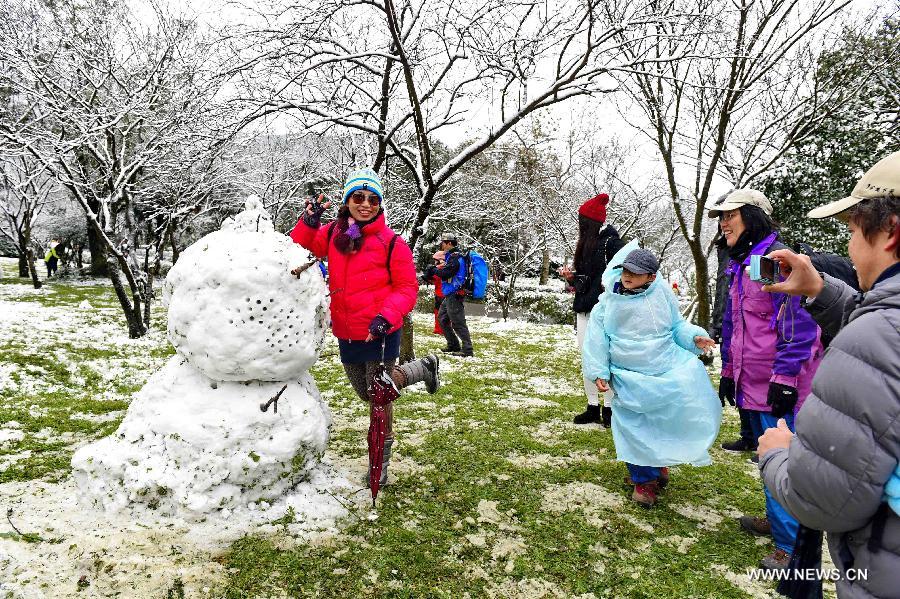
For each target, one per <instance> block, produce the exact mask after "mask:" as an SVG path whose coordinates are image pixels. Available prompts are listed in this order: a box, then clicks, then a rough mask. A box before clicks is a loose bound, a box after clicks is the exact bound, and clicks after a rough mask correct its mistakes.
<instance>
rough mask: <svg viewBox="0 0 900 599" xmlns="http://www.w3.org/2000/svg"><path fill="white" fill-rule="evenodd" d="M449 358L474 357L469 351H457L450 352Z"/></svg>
mask: <svg viewBox="0 0 900 599" xmlns="http://www.w3.org/2000/svg"><path fill="white" fill-rule="evenodd" d="M450 355H451V356H459V357H460V358H472V357H474V356H475V353H474V352H473V351H472V350H471V349H470V350H469V351H465V350H458V351H452V352H450Z"/></svg>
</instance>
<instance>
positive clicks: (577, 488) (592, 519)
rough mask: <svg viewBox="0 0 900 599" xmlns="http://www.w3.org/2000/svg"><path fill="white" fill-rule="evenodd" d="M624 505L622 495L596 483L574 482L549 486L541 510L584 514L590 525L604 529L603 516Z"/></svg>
mask: <svg viewBox="0 0 900 599" xmlns="http://www.w3.org/2000/svg"><path fill="white" fill-rule="evenodd" d="M623 505H624V499H623V497H622V496H621V495H618V494H616V493H610V492H609V491H608V490H606V489H605V488H603V487H601V486H600V485H595V484H594V483H583V482H574V483H568V484H565V485H549V486H547V487H546V488H545V490H544V497H543V500H542V501H541V509H543V510H544V511H547V512H550V513H554V514H560V513H563V512H576V513H579V512H580V513H582V514H584V518H585V520H586V521H587V523H588V524H590V525H591V526H595V527H597V528H602V527H603V526H605V524H606V520H605V519H604V518H602V517H601V516H607V515H609V512H610V511H612V510H618V509H620V508H621V507H622V506H623Z"/></svg>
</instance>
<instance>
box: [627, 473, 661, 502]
mask: <svg viewBox="0 0 900 599" xmlns="http://www.w3.org/2000/svg"><path fill="white" fill-rule="evenodd" d="M657 493H659V484H658V483H657V482H656V481H655V480H651V481H650V482H648V483H641V484H639V485H634V491H633V492H632V493H631V500H632V501H634V502H636V503H637V504H638V505H640V506H641V507H647V508H650V507H653V506H654V505H656V494H657Z"/></svg>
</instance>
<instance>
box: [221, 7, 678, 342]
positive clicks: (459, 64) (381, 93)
mask: <svg viewBox="0 0 900 599" xmlns="http://www.w3.org/2000/svg"><path fill="white" fill-rule="evenodd" d="M672 18H673V15H671V14H670V13H668V12H667V11H664V10H658V9H657V7H656V6H654V3H653V2H652V1H650V2H641V1H639V2H633V1H628V0H605V1H604V0H586V1H585V2H577V3H573V2H567V1H548V2H535V1H533V0H513V1H509V0H473V1H468V2H458V1H456V0H399V1H398V0H372V1H367V2H355V1H352V0H316V1H313V2H311V3H309V4H306V5H304V6H302V7H301V6H296V5H287V4H278V5H276V6H275V7H273V8H270V9H268V10H267V11H266V12H262V11H260V12H259V13H257V14H254V15H252V17H248V21H249V22H254V21H255V22H257V23H258V22H259V21H262V25H253V26H251V27H244V28H241V29H240V30H239V32H235V33H234V34H233V38H232V39H235V40H237V39H241V38H244V39H250V40H253V41H252V43H250V44H237V43H236V44H235V52H236V56H237V60H236V63H237V65H238V66H237V67H236V71H238V72H240V73H242V76H243V77H244V80H245V82H246V83H247V84H248V85H247V88H248V92H250V93H248V97H247V98H246V100H248V101H250V102H251V105H252V104H255V105H256V108H255V109H254V110H252V111H251V112H250V114H249V115H248V117H247V118H248V121H252V120H253V119H256V118H260V117H263V116H267V115H270V114H290V115H291V116H292V117H293V118H296V119H297V120H298V121H300V122H301V123H302V124H303V126H304V127H306V128H309V129H318V130H325V131H327V130H333V129H336V128H343V129H350V130H353V131H356V132H359V133H362V134H366V135H368V136H370V138H371V140H372V141H371V144H370V149H369V152H368V154H367V155H366V156H365V157H363V156H359V157H357V159H358V162H367V163H369V164H370V165H374V167H375V168H376V169H378V170H383V167H384V163H385V161H387V160H388V159H392V160H396V161H398V162H400V163H401V164H403V165H404V166H405V167H406V169H407V170H408V173H409V177H410V179H411V180H412V183H413V185H414V186H415V191H416V193H415V197H416V208H415V212H414V218H412V219H411V222H410V223H409V225H410V227H409V229H408V230H407V231H405V233H408V241H409V243H410V246H411V247H413V249H414V250H416V249H417V245H418V243H419V241H420V239H421V238H422V236H423V235H424V233H425V230H426V226H427V224H426V223H427V219H428V217H429V216H430V215H431V213H432V211H433V208H434V204H435V202H436V201H437V200H438V199H439V198H440V197H441V194H440V192H441V190H442V188H444V186H446V185H447V184H448V182H449V181H450V180H451V178H452V177H453V176H454V175H455V174H456V173H458V172H459V171H460V169H461V168H463V166H465V165H466V163H467V162H469V161H471V160H472V159H474V158H475V157H476V156H478V155H479V154H481V153H482V152H484V151H485V150H486V149H488V148H490V147H491V146H492V145H493V144H495V143H496V142H497V141H498V140H500V139H501V138H502V137H503V136H504V135H505V134H507V133H508V132H510V131H511V130H512V129H513V128H514V127H515V126H516V125H517V124H518V123H519V122H521V121H522V120H523V119H524V118H526V117H528V116H529V115H531V114H533V113H535V112H537V111H540V110H541V109H544V108H547V107H550V106H553V105H556V104H559V103H561V102H564V101H567V100H569V99H571V98H575V97H585V96H590V95H594V94H601V93H605V92H609V91H611V90H612V89H613V88H614V87H615V85H614V82H613V81H612V80H611V79H610V78H609V77H605V75H607V74H608V73H611V72H615V71H617V70H621V69H637V68H640V67H641V65H642V64H643V63H644V62H645V59H646V57H645V56H644V51H643V50H641V49H640V48H639V47H635V48H634V49H633V50H632V51H631V52H630V53H628V54H626V53H625V51H624V50H625V48H626V47H629V46H632V45H635V44H637V43H638V41H640V40H642V39H643V38H646V37H648V36H654V35H657V34H656V32H655V31H654V30H653V29H651V28H648V27H647V24H648V23H657V24H658V25H659V28H660V29H664V24H665V23H666V22H668V21H669V20H671V19H672ZM623 40H625V41H623ZM677 57H678V56H677V55H674V54H673V55H670V56H667V57H662V56H654V57H652V60H653V61H655V62H659V63H664V62H667V61H669V60H674V59H676V58H677ZM261 72H266V74H267V75H268V76H269V78H268V79H267V83H266V84H265V85H260V80H261V77H259V76H258V74H259V73H261ZM272 75H274V77H272ZM482 106H488V107H489V108H490V110H489V114H488V115H487V117H486V118H485V123H484V127H483V132H482V133H480V134H479V135H477V136H476V137H475V138H474V139H473V140H472V141H471V143H468V144H466V145H464V146H462V147H460V148H459V149H457V150H456V151H455V152H453V153H452V155H450V156H448V157H447V159H446V160H438V159H437V156H436V152H435V149H436V145H437V143H438V142H437V137H438V135H439V134H440V132H441V131H442V130H443V129H445V128H447V127H450V126H452V125H456V124H459V123H462V122H465V121H466V120H467V119H471V118H472V116H473V115H474V114H475V113H477V112H478V109H479V108H481V107H482ZM405 328H406V330H410V329H411V327H405ZM403 354H404V356H409V355H411V337H407V338H406V339H405V343H404V351H403Z"/></svg>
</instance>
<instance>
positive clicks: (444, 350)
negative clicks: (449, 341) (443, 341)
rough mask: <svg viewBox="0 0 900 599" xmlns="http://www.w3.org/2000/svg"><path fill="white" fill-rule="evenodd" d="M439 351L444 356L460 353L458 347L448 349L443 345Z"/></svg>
mask: <svg viewBox="0 0 900 599" xmlns="http://www.w3.org/2000/svg"><path fill="white" fill-rule="evenodd" d="M441 351H442V352H443V353H445V354H455V353H456V352H458V351H460V349H459V348H458V347H450V346H449V345H445V346H444V347H442V348H441Z"/></svg>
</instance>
